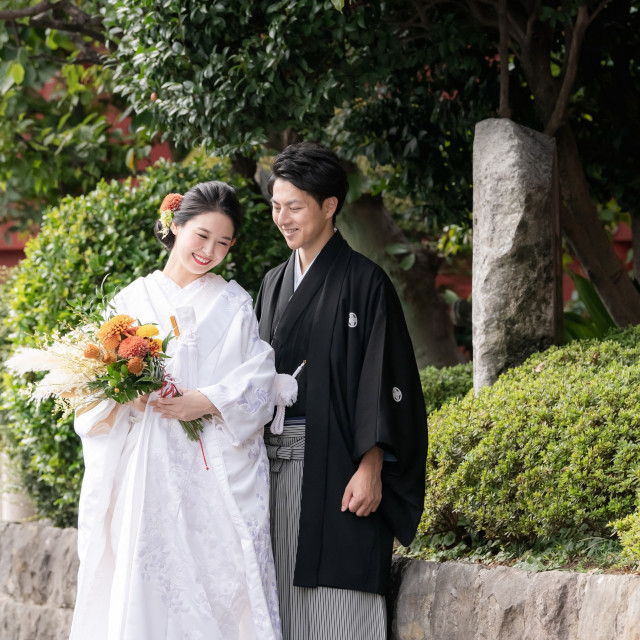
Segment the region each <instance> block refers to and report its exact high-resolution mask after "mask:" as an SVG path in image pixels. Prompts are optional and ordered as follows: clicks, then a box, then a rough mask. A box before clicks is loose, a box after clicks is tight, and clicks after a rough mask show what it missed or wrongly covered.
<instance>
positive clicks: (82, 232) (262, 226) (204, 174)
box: [0, 159, 288, 525]
mask: <svg viewBox="0 0 640 640" xmlns="http://www.w3.org/2000/svg"><path fill="white" fill-rule="evenodd" d="M212 179H221V180H225V181H227V182H229V183H231V184H233V185H234V186H235V187H236V188H237V189H238V195H239V199H240V201H241V203H242V206H243V209H244V212H245V224H244V226H243V228H242V229H241V230H240V234H239V239H238V242H237V243H236V245H235V246H234V248H233V250H232V251H231V252H230V253H229V256H228V258H227V259H226V261H225V262H224V263H223V264H222V265H220V266H219V267H218V268H217V272H219V273H220V274H221V275H222V276H224V277H225V278H234V279H237V280H238V281H239V283H240V284H242V285H243V286H244V287H245V288H246V289H247V290H248V291H249V292H250V293H252V294H255V293H256V291H257V288H258V286H259V284H260V278H261V277H262V275H263V274H264V272H265V271H266V270H267V268H269V267H271V266H273V265H275V264H277V263H278V262H280V261H282V260H283V259H285V257H286V256H287V255H288V250H287V248H286V244H285V243H284V242H283V241H282V238H281V237H280V236H279V233H278V231H277V229H276V228H275V226H274V225H273V223H272V222H271V217H270V215H269V210H268V205H267V204H266V202H265V201H264V200H263V199H262V197H261V196H260V195H258V194H256V193H254V191H253V190H252V189H251V188H250V187H249V185H248V184H247V182H246V181H245V180H244V179H242V178H240V177H237V176H232V175H230V173H229V169H228V165H227V164H226V163H223V162H221V163H218V164H215V165H214V166H211V163H209V164H207V163H206V162H205V161H204V160H202V159H200V160H198V159H196V160H195V161H194V162H192V163H190V164H188V165H185V166H182V165H176V164H170V163H158V164H156V165H155V166H154V167H151V168H149V169H148V170H147V171H146V173H145V174H144V176H143V177H142V178H141V179H140V180H139V182H138V183H137V184H136V185H135V186H134V185H133V183H131V182H130V181H127V182H125V183H119V182H115V181H114V182H111V183H110V184H107V183H106V182H101V183H100V184H99V185H98V187H97V188H96V189H95V190H94V191H92V192H91V193H89V194H88V195H85V196H81V197H79V198H75V199H72V198H65V199H63V200H62V201H61V202H60V204H59V206H57V207H54V208H51V209H49V210H47V212H46V214H45V217H44V221H43V225H42V228H41V231H40V233H39V235H38V236H37V237H36V238H35V239H34V240H32V241H31V242H29V243H28V245H27V247H26V250H25V252H26V258H25V260H24V261H23V262H22V263H21V265H20V266H19V267H18V268H17V269H16V270H15V271H14V273H13V274H12V276H11V278H10V279H9V281H8V282H7V283H6V290H5V292H4V297H3V300H4V299H5V298H6V304H7V306H8V309H7V311H6V313H5V315H4V318H3V320H2V321H1V325H0V336H2V337H3V339H4V341H5V343H8V345H9V346H10V347H16V346H18V345H30V344H34V343H35V342H36V341H37V340H41V339H42V338H45V337H46V336H47V335H48V334H50V332H51V331H52V330H53V329H54V328H56V327H60V326H61V325H62V324H63V323H64V322H65V321H69V320H70V319H71V318H72V311H71V309H70V308H69V305H68V301H74V302H79V303H88V302H90V301H91V300H92V299H94V298H95V297H96V295H97V290H98V289H99V287H100V283H101V282H102V280H103V278H104V277H105V276H106V275H107V274H108V275H109V277H108V278H107V280H106V282H105V292H106V293H107V294H109V293H112V292H113V291H114V290H115V289H116V287H121V286H122V285H124V284H127V283H128V282H130V281H131V280H133V279H134V278H137V277H139V276H142V275H145V274H147V273H149V272H150V271H153V270H154V269H157V268H162V265H163V264H164V261H165V259H166V255H167V254H166V252H165V250H164V249H163V248H162V246H161V245H160V243H159V242H158V241H157V240H156V239H155V237H154V236H153V231H152V230H153V224H154V222H155V219H156V217H157V212H158V209H159V207H160V203H161V201H162V198H163V197H164V196H165V195H166V194H167V193H169V192H172V191H173V192H175V191H180V192H184V191H186V190H187V189H188V188H189V187H190V186H193V185H194V184H195V183H197V182H200V181H206V180H212ZM5 347H6V344H5ZM22 386H23V380H22V379H20V378H15V377H12V376H10V375H9V374H8V373H5V374H4V375H3V378H2V407H1V408H2V413H3V416H2V424H3V425H4V438H3V441H4V442H3V446H4V447H5V448H6V449H7V451H8V452H9V454H10V456H11V457H12V458H14V459H16V460H17V461H18V462H19V464H20V466H21V468H22V475H23V478H22V479H23V481H24V484H25V487H26V489H27V491H28V492H29V493H30V494H31V495H32V496H33V498H34V500H35V503H36V508H37V510H38V513H39V515H43V516H47V517H49V518H51V519H52V520H53V521H54V522H55V523H57V524H60V525H68V524H73V523H75V520H76V508H77V499H78V492H79V487H80V481H81V478H82V473H83V467H82V456H81V450H80V441H79V438H77V436H76V435H75V433H74V431H73V426H72V423H71V421H69V420H67V421H62V420H60V419H59V415H58V414H55V413H53V403H52V402H45V403H43V404H42V405H41V406H40V407H39V408H36V407H34V405H33V404H31V403H29V402H28V401H27V399H26V398H25V397H24V395H23V394H22V393H21V388H22Z"/></svg>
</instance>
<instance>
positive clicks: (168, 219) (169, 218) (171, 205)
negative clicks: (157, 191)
mask: <svg viewBox="0 0 640 640" xmlns="http://www.w3.org/2000/svg"><path fill="white" fill-rule="evenodd" d="M181 202H182V196H181V195H180V194H179V193H169V194H168V195H166V196H165V198H164V200H163V201H162V204H161V205H160V226H161V228H162V237H163V238H166V237H167V235H168V233H169V230H170V229H171V223H172V222H173V214H174V212H175V211H177V210H178V209H179V208H180V203H181Z"/></svg>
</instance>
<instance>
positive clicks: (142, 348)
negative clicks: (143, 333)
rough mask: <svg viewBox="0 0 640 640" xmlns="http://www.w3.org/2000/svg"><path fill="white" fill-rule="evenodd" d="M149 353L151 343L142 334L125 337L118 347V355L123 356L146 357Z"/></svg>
mask: <svg viewBox="0 0 640 640" xmlns="http://www.w3.org/2000/svg"><path fill="white" fill-rule="evenodd" d="M148 353H149V343H148V342H147V341H146V340H145V339H144V338H141V337H140V336H129V337H128V338H125V339H124V340H123V341H122V342H121V343H120V346H119V347H118V355H119V356H122V357H123V358H144V356H146V355H147V354H148Z"/></svg>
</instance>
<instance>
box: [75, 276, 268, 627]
mask: <svg viewBox="0 0 640 640" xmlns="http://www.w3.org/2000/svg"><path fill="white" fill-rule="evenodd" d="M115 305H116V309H117V312H118V313H127V314H129V315H131V316H132V317H135V318H139V319H140V320H141V321H143V322H157V323H158V325H159V329H160V334H161V336H164V335H166V334H167V333H168V332H169V330H170V329H171V322H170V317H171V316H172V315H173V316H175V317H176V319H177V322H178V327H179V329H180V337H179V338H178V339H177V340H172V341H171V342H170V344H169V354H170V355H171V359H169V360H168V361H167V370H168V371H169V372H170V373H171V374H172V375H174V376H175V377H176V378H179V379H180V380H181V381H182V386H184V387H187V388H197V389H198V390H199V391H201V392H202V393H204V394H205V395H206V396H207V397H208V398H209V399H210V400H211V401H212V402H213V404H214V405H215V406H216V407H217V408H218V409H219V411H220V413H221V416H222V419H221V420H216V421H215V423H213V422H209V423H207V424H205V428H204V432H203V435H202V444H203V448H204V451H205V454H206V457H207V461H208V463H209V466H210V470H209V471H207V470H206V469H205V465H204V460H203V456H202V452H201V450H200V446H199V444H198V443H197V442H195V443H194V442H192V441H190V440H189V439H188V438H187V437H186V435H185V434H184V432H183V431H182V428H181V427H180V425H179V424H178V422H177V421H173V420H166V419H163V418H161V417H160V416H159V414H157V413H154V412H153V411H152V409H151V407H149V406H147V408H146V409H145V412H144V414H139V413H138V412H135V411H133V410H132V409H130V408H129V407H128V406H120V407H119V409H118V411H117V414H116V417H115V421H114V422H113V426H112V427H111V428H110V429H109V428H107V429H105V428H104V424H105V418H106V417H107V416H108V415H109V414H110V412H111V410H112V409H113V407H114V406H115V404H114V403H113V401H105V402H103V403H101V405H98V406H97V407H95V408H93V409H91V410H90V411H87V412H86V413H84V414H82V415H81V416H79V417H77V419H76V431H77V432H78V434H79V435H80V436H81V437H82V440H83V450H84V456H85V468H86V471H85V478H84V481H83V488H82V495H81V499H80V516H79V523H78V551H79V555H80V572H79V576H78V597H77V602H76V610H75V612H74V619H73V626H72V632H71V640H86V639H87V638H92V640H134V639H135V640H157V639H159V638H163V639H165V638H166V639H169V640H183V639H187V638H188V639H193V640H196V639H202V640H205V639H206V640H214V639H218V640H263V639H264V640H280V638H281V631H280V620H279V613H278V600H277V593H276V582H275V573H274V569H273V558H272V554H271V541H270V538H269V475H268V461H267V456H266V451H265V447H264V443H263V441H262V430H263V426H264V424H265V423H266V422H267V421H268V420H270V419H271V416H272V415H273V392H272V385H273V378H274V375H275V370H274V364H273V351H272V350H271V348H270V347H269V345H267V344H266V343H264V342H262V341H261V340H260V339H259V337H258V331H257V323H256V320H255V316H254V314H253V310H252V305H251V299H250V297H249V296H248V294H247V293H246V292H244V291H243V290H242V289H241V288H240V287H239V286H238V285H236V284H235V283H234V282H231V283H226V282H225V281H224V280H223V279H222V278H220V277H219V276H215V275H212V274H207V275H206V276H203V277H202V278H199V279H198V280H196V281H194V282H193V283H191V284H190V285H188V286H187V287H185V288H183V289H181V288H180V287H179V286H178V285H176V284H175V283H174V282H172V281H171V280H170V279H169V278H168V277H167V276H165V275H164V274H163V273H161V272H159V271H157V272H155V273H153V274H151V275H149V276H147V277H146V278H141V279H138V280H136V281H135V282H133V283H132V284H131V285H129V286H128V287H127V288H126V289H124V290H123V291H122V292H121V293H120V294H118V295H117V296H116V299H115ZM132 414H133V415H132ZM96 424H100V425H101V427H100V429H98V430H97V431H96V430H95V429H94V426H95V425H96Z"/></svg>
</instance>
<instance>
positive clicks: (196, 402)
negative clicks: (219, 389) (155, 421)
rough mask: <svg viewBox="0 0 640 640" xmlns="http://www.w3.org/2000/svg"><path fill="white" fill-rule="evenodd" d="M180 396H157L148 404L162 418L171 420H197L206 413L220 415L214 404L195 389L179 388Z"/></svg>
mask: <svg viewBox="0 0 640 640" xmlns="http://www.w3.org/2000/svg"><path fill="white" fill-rule="evenodd" d="M180 393H181V394H182V395H181V396H176V397H174V398H157V399H154V400H153V402H151V404H150V406H151V407H153V410H154V411H155V412H156V413H160V414H161V415H162V417H163V418H169V419H173V420H183V421H185V422H189V421H190V420H197V419H198V418H202V416H205V415H207V414H209V415H217V416H219V415H220V412H219V411H218V409H216V407H215V405H214V404H213V403H212V402H211V401H210V400H209V398H207V396H205V395H204V394H202V393H200V392H199V391H197V390H196V389H180Z"/></svg>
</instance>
